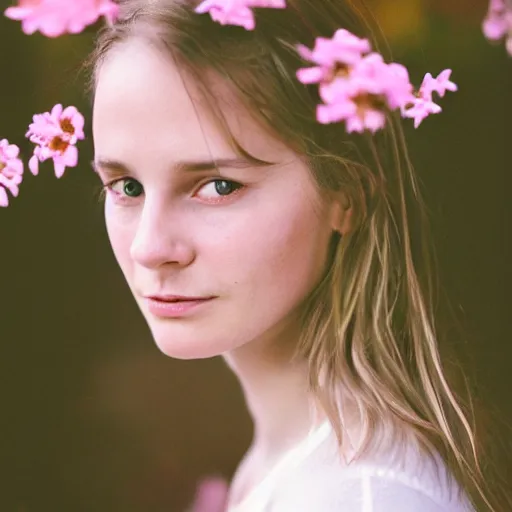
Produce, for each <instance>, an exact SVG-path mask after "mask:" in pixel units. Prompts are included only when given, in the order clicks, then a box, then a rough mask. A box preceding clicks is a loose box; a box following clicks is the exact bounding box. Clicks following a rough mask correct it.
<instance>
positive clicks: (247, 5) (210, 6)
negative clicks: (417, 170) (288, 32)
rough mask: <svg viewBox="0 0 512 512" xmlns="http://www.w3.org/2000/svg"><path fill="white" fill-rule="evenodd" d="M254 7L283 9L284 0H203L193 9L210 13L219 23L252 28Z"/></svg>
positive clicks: (247, 28) (253, 24)
mask: <svg viewBox="0 0 512 512" xmlns="http://www.w3.org/2000/svg"><path fill="white" fill-rule="evenodd" d="M255 7H270V8H274V9H284V8H285V7H286V0H204V1H203V2H201V3H200V4H199V5H198V6H197V7H196V9H195V11H196V12H197V13H199V14H204V13H206V12H209V13H210V16H211V18H212V20H214V21H217V22H218V23H220V24H221V25H238V26H241V27H243V28H245V29H246V30H254V27H255V25H256V22H255V19H254V13H253V12H252V10H251V9H253V8H255Z"/></svg>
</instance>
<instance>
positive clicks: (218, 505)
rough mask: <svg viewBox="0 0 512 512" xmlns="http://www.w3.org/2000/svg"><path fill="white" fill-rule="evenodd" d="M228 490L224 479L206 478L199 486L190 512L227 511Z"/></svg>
mask: <svg viewBox="0 0 512 512" xmlns="http://www.w3.org/2000/svg"><path fill="white" fill-rule="evenodd" d="M228 488H229V486H228V484H227V482H226V481H225V480H224V479H223V478H219V477H214V476H211V477H207V478H204V479H203V480H201V482H200V483H199V485H198V486H197V489H196V496H195V499H194V503H193V505H192V507H191V508H190V512H223V511H224V510H225V509H226V501H227V495H228Z"/></svg>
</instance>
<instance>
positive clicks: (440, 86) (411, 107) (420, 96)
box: [401, 69, 458, 128]
mask: <svg viewBox="0 0 512 512" xmlns="http://www.w3.org/2000/svg"><path fill="white" fill-rule="evenodd" d="M451 74H452V70H451V69H445V70H444V71H442V72H441V73H439V75H438V76H437V78H433V77H432V75H431V74H430V73H427V74H426V75H425V78H424V79H423V83H422V84H421V87H420V89H419V91H418V93H417V95H416V97H415V98H414V99H413V100H412V101H411V102H410V103H408V104H407V105H405V106H403V107H402V109H401V110H402V116H403V117H410V118H412V119H414V127H415V128H418V126H419V125H420V124H421V123H422V121H423V120H424V119H425V118H426V117H428V116H429V115H430V114H439V113H440V112H441V111H442V109H441V107H440V106H439V105H438V104H437V103H434V102H433V101H432V94H433V93H434V92H436V93H437V94H438V95H439V96H441V97H443V96H444V95H445V93H446V91H457V89H458V87H457V85H456V84H455V83H453V82H452V81H450V76H451Z"/></svg>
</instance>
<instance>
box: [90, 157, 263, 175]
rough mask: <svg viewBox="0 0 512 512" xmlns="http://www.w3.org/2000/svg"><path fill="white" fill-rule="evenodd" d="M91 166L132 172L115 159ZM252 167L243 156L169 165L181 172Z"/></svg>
mask: <svg viewBox="0 0 512 512" xmlns="http://www.w3.org/2000/svg"><path fill="white" fill-rule="evenodd" d="M91 165H92V168H93V169H94V170H95V171H96V172H100V171H101V172H102V173H104V174H108V175H115V176H120V175H126V174H133V173H132V170H131V169H130V167H129V166H128V165H126V164H124V163H122V162H119V161H117V160H111V159H105V158H98V159H96V160H94V161H93V162H91ZM249 167H254V163H253V162H251V161H250V160H248V159H247V158H243V157H235V158H218V159H216V160H211V159H209V160H180V161H177V162H174V163H173V164H172V165H171V169H174V170H175V171H182V172H200V171H210V170H214V169H220V168H224V169H247V168H249Z"/></svg>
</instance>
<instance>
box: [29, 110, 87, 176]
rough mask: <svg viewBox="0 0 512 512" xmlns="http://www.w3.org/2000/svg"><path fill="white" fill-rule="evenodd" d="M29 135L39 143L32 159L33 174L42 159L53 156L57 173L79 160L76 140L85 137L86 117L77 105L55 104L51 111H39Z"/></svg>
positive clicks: (37, 170) (30, 127) (72, 165)
mask: <svg viewBox="0 0 512 512" xmlns="http://www.w3.org/2000/svg"><path fill="white" fill-rule="evenodd" d="M26 136H27V137H28V138H29V139H30V141H31V142H33V143H34V144H36V145H37V147H36V148H35V149H34V155H33V156H32V158H31V159H30V161H29V164H28V166H29V169H30V171H31V172H32V174H34V175H36V174H38V172H39V162H44V161H45V160H48V159H49V158H51V159H53V163H54V167H55V176H56V177H57V178H60V177H61V176H62V175H63V174H64V171H65V170H66V167H75V166H76V165H77V163H78V150H77V148H76V143H77V141H78V140H82V139H84V138H85V134H84V118H83V116H82V114H80V112H78V110H77V109H76V108H75V107H67V108H66V109H63V108H62V105H60V104H59V105H55V106H54V107H53V109H52V111H51V112H45V113H44V114H36V115H35V116H34V119H33V123H32V124H31V125H30V126H29V129H28V132H27V134H26Z"/></svg>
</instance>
